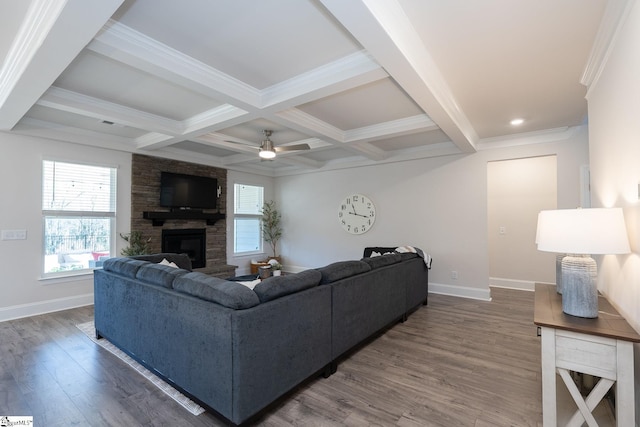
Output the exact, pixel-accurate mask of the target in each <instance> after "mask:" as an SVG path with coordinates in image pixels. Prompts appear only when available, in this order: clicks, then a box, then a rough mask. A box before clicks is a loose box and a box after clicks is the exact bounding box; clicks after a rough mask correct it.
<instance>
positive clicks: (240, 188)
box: [234, 184, 264, 215]
mask: <svg viewBox="0 0 640 427" xmlns="http://www.w3.org/2000/svg"><path fill="white" fill-rule="evenodd" d="M234 192H235V198H234V200H235V211H234V213H235V214H245V215H262V213H261V211H262V205H263V203H264V202H263V193H264V189H263V188H262V187H257V186H254V185H242V184H236V185H235V191H234Z"/></svg>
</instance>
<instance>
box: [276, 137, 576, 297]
mask: <svg viewBox="0 0 640 427" xmlns="http://www.w3.org/2000/svg"><path fill="white" fill-rule="evenodd" d="M560 138H566V139H560V140H557V141H555V142H553V141H551V142H545V143H538V144H533V145H522V146H514V147H510V148H497V149H490V150H489V149H488V150H482V151H479V152H477V153H475V154H472V155H457V156H447V157H440V158H431V159H422V160H414V161H408V162H401V163H391V164H384V165H378V166H370V167H361V168H355V169H348V170H334V171H325V172H317V173H309V174H305V175H297V176H287V177H279V178H276V180H275V184H276V199H277V200H278V201H279V203H280V206H281V208H282V211H283V226H284V237H283V240H282V244H281V252H282V255H283V257H284V266H285V269H286V270H287V269H288V270H291V271H298V270H300V269H303V268H310V267H319V266H322V265H325V264H327V263H330V262H333V261H338V260H345V259H359V258H360V257H361V256H362V250H363V248H364V247H365V246H387V245H390V246H393V245H413V246H417V247H420V248H422V249H423V250H425V251H426V252H427V253H429V254H431V256H432V257H433V258H434V263H433V269H432V270H431V273H430V274H431V275H430V287H431V288H430V289H431V290H432V291H436V292H443V293H453V294H458V295H464V296H469V297H475V298H483V299H488V298H489V267H488V265H489V261H488V238H487V162H488V161H491V160H504V159H513V158H522V157H532V156H542V155H557V161H558V206H559V207H575V206H577V205H578V204H579V202H580V184H579V179H580V171H579V170H580V166H581V165H582V164H586V163H587V162H588V148H587V133H586V128H584V127H581V128H576V129H572V130H570V131H568V132H566V133H564V134H562V135H561V136H560ZM352 192H355V193H362V194H365V195H367V196H368V197H370V198H371V199H372V200H373V201H374V203H375V204H376V212H377V220H376V222H375V225H374V226H373V228H372V229H371V230H370V231H369V232H367V233H365V234H363V235H357V236H354V235H349V234H347V233H346V232H344V231H343V230H342V229H341V227H340V226H339V224H338V219H337V213H338V204H339V202H340V201H341V200H342V198H343V197H344V196H345V195H347V194H349V193H352ZM453 270H455V271H457V272H458V279H457V280H454V279H452V278H451V271H453ZM529 279H530V280H532V281H533V280H535V278H529Z"/></svg>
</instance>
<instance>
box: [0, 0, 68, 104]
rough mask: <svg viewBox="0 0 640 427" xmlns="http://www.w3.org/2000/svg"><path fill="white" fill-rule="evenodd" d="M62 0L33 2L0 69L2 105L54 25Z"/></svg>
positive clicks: (64, 0)
mask: <svg viewBox="0 0 640 427" xmlns="http://www.w3.org/2000/svg"><path fill="white" fill-rule="evenodd" d="M66 3H67V1H66V0H33V1H32V2H31V5H30V6H29V9H28V10H27V16H26V17H25V19H24V21H23V22H22V25H21V26H20V29H19V30H18V34H17V35H16V38H15V40H14V41H13V43H12V44H11V48H10V49H9V52H8V54H7V56H6V58H5V61H4V64H3V66H2V69H1V70H0V105H3V104H4V103H5V101H6V100H7V98H8V97H9V95H10V94H11V92H12V91H13V89H14V88H15V87H16V85H17V84H18V81H19V80H20V78H21V77H22V75H23V74H24V72H25V70H26V69H27V68H28V66H29V64H30V63H31V60H32V59H33V57H34V56H35V55H36V53H37V52H38V50H39V49H40V47H41V46H42V44H43V43H44V40H45V39H46V38H47V36H48V35H49V32H50V31H51V29H52V28H53V27H54V25H55V23H56V22H57V20H58V18H59V16H60V13H61V12H62V9H64V6H65V5H66Z"/></svg>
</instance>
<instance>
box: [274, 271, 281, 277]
mask: <svg viewBox="0 0 640 427" xmlns="http://www.w3.org/2000/svg"><path fill="white" fill-rule="evenodd" d="M280 274H282V270H273V275H274V276H279V275H280Z"/></svg>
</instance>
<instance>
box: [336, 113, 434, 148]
mask: <svg viewBox="0 0 640 427" xmlns="http://www.w3.org/2000/svg"><path fill="white" fill-rule="evenodd" d="M436 129H438V125H436V124H435V123H434V122H433V120H431V119H430V118H429V116H427V115H426V114H418V115H416V116H412V117H406V118H402V119H397V120H391V121H388V122H383V123H378V124H375V125H371V126H365V127H361V128H357V129H351V130H348V131H347V132H346V133H345V142H359V141H365V142H367V141H376V140H379V139H384V138H395V137H398V136H403V135H410V134H413V133H418V132H427V131H431V130H436Z"/></svg>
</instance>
